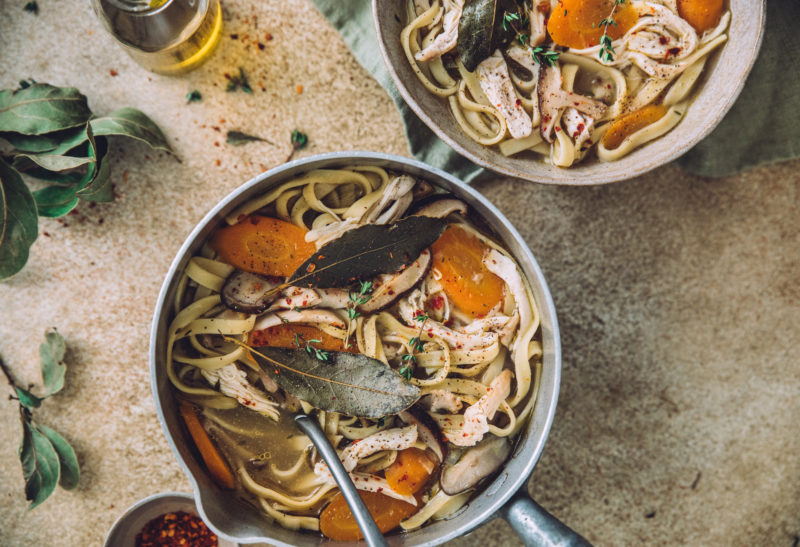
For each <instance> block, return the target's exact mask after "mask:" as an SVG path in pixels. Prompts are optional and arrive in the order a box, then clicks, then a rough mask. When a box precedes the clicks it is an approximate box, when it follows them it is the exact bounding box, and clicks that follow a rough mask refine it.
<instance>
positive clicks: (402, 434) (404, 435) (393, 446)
mask: <svg viewBox="0 0 800 547" xmlns="http://www.w3.org/2000/svg"><path fill="white" fill-rule="evenodd" d="M416 441H417V426H416V425H410V426H408V427H396V428H394V429H384V430H383V431H378V432H377V433H373V434H372V435H370V436H369V437H366V438H364V439H359V440H355V441H353V442H352V443H351V444H350V446H348V447H347V448H345V449H344V450H343V451H342V453H341V456H340V459H341V460H342V464H343V465H344V468H345V469H347V471H352V470H353V469H355V468H356V465H358V460H361V459H363V458H366V457H367V456H371V455H372V454H375V453H376V452H380V451H381V450H404V449H406V448H410V447H412V446H414V443H415V442H416Z"/></svg>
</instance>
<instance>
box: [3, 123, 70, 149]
mask: <svg viewBox="0 0 800 547" xmlns="http://www.w3.org/2000/svg"><path fill="white" fill-rule="evenodd" d="M81 133H85V129H83V128H81V127H73V128H72V129H65V130H63V131H54V132H52V133H45V134H43V135H23V134H21V133H13V132H9V131H4V132H0V138H1V139H5V140H7V141H8V143H9V144H10V145H11V146H13V147H14V150H15V151H17V152H27V153H30V154H41V153H44V152H49V151H51V150H55V149H56V147H59V146H60V145H62V143H64V142H69V141H72V140H75V139H78V138H79V136H80V134H81ZM84 140H85V136H84V137H83V139H81V140H80V142H78V144H80V143H81V142H83V141H84ZM75 146H77V144H76V145H75ZM73 148H74V146H73ZM68 150H70V148H67V151H68Z"/></svg>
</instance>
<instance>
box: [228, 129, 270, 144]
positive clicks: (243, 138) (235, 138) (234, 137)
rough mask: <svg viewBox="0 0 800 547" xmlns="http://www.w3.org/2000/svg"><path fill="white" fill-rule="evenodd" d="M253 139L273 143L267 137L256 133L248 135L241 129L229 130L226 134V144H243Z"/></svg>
mask: <svg viewBox="0 0 800 547" xmlns="http://www.w3.org/2000/svg"><path fill="white" fill-rule="evenodd" d="M253 141H263V142H266V143H269V144H272V143H271V142H269V141H268V140H267V139H262V138H261V137H257V136H255V135H248V134H247V133H242V132H241V131H228V134H227V135H226V136H225V144H230V145H231V146H242V145H243V144H247V143H248V142H253Z"/></svg>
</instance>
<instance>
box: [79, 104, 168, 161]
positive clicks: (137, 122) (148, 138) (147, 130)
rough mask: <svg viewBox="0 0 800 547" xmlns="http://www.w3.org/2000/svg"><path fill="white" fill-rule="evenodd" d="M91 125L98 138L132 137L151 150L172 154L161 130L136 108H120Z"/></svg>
mask: <svg viewBox="0 0 800 547" xmlns="http://www.w3.org/2000/svg"><path fill="white" fill-rule="evenodd" d="M89 125H91V127H92V132H93V133H94V135H95V136H96V137H99V136H102V135H120V136H123V137H131V138H133V139H137V140H140V141H143V142H146V143H147V144H149V145H150V147H151V148H155V149H157V150H164V151H165V152H170V153H171V152H172V148H170V146H169V143H168V142H167V138H166V137H165V136H164V133H162V132H161V129H159V128H158V126H157V125H156V124H155V122H154V121H153V120H151V119H150V118H149V117H148V116H147V115H146V114H145V113H144V112H142V111H140V110H136V109H135V108H130V107H125V108H120V109H119V110H115V111H114V112H112V113H111V114H109V115H108V116H103V117H100V118H94V119H93V120H92V121H91V122H90V124H89Z"/></svg>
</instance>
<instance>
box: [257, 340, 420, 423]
mask: <svg viewBox="0 0 800 547" xmlns="http://www.w3.org/2000/svg"><path fill="white" fill-rule="evenodd" d="M250 353H251V355H252V356H253V358H254V359H255V360H256V362H257V363H258V364H259V366H260V367H261V369H262V370H264V371H265V372H266V373H267V374H269V375H270V377H271V378H272V379H273V380H275V382H276V383H277V384H278V385H279V386H280V387H281V388H283V389H284V390H285V391H286V392H288V393H291V394H292V395H294V396H295V397H297V398H298V399H300V400H302V401H306V402H308V403H309V404H311V405H312V406H314V407H315V408H319V409H322V410H325V411H329V412H341V413H343V414H349V415H351V416H358V417H363V418H379V417H381V416H386V415H388V414H395V413H397V412H401V411H402V410H405V409H406V408H408V407H410V406H411V405H412V404H414V403H415V402H416V401H417V399H419V397H420V391H419V388H418V387H416V386H414V385H412V384H410V383H408V382H407V381H406V380H404V379H403V378H402V377H401V376H400V375H399V374H397V373H396V372H395V371H394V370H392V369H391V368H390V367H389V366H388V365H386V364H385V363H383V362H381V361H378V360H377V359H372V358H370V357H367V356H366V355H362V354H354V353H347V352H340V351H331V352H328V354H329V359H328V360H326V361H322V360H320V359H317V358H316V357H314V356H313V355H310V354H309V353H307V352H306V351H305V350H304V349H284V348H273V347H267V346H262V347H258V348H253V349H252V350H251V352H250Z"/></svg>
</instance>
